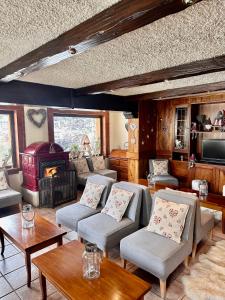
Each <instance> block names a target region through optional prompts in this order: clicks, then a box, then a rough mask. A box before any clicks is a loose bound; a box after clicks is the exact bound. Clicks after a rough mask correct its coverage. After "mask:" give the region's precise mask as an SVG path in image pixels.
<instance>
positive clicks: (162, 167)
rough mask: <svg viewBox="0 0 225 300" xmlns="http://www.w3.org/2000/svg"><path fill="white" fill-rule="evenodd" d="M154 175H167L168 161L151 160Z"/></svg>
mask: <svg viewBox="0 0 225 300" xmlns="http://www.w3.org/2000/svg"><path fill="white" fill-rule="evenodd" d="M152 164H153V173H154V175H168V160H153V161H152Z"/></svg>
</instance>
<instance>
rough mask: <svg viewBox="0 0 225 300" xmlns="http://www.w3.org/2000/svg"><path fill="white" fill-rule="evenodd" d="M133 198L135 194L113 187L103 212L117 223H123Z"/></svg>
mask: <svg viewBox="0 0 225 300" xmlns="http://www.w3.org/2000/svg"><path fill="white" fill-rule="evenodd" d="M132 196H133V192H129V191H127V190H124V189H120V188H116V187H114V186H113V187H112V190H111V192H110V194H109V198H108V200H107V202H106V205H105V207H104V208H103V209H102V211H101V212H102V213H104V214H107V215H109V216H111V217H112V218H114V219H115V220H116V221H117V222H119V221H121V220H122V217H123V215H124V213H125V211H126V209H127V207H128V204H129V202H130V200H131V198H132Z"/></svg>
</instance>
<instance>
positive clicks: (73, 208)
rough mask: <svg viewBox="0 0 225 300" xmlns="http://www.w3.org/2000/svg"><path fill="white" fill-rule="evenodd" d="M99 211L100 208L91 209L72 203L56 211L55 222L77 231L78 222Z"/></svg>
mask: <svg viewBox="0 0 225 300" xmlns="http://www.w3.org/2000/svg"><path fill="white" fill-rule="evenodd" d="M100 211H101V207H100V208H97V209H93V208H90V207H87V206H84V205H81V204H80V203H74V204H71V205H68V206H65V207H63V208H60V209H58V210H57V211H56V222H57V224H62V225H64V226H66V227H68V228H70V229H72V230H74V231H77V227H78V222H79V221H80V220H82V219H85V218H88V217H90V216H92V215H94V214H96V213H99V212H100Z"/></svg>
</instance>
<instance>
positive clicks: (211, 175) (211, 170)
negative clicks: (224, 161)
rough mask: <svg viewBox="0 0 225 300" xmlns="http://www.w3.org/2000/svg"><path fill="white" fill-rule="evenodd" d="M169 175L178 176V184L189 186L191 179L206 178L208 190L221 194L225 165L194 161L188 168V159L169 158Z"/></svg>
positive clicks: (224, 178)
mask: <svg viewBox="0 0 225 300" xmlns="http://www.w3.org/2000/svg"><path fill="white" fill-rule="evenodd" d="M170 169H171V175H173V176H175V177H177V178H178V180H179V183H180V186H182V187H188V188H191V185H192V180H194V179H200V180H203V179H206V180H207V181H208V183H209V191H210V192H211V193H214V194H220V195H222V191H223V185H225V165H219V164H214V163H208V162H196V163H195V164H194V166H193V167H192V168H190V166H189V164H188V161H181V160H172V159H171V160H170Z"/></svg>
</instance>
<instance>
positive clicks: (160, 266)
mask: <svg viewBox="0 0 225 300" xmlns="http://www.w3.org/2000/svg"><path fill="white" fill-rule="evenodd" d="M157 196H158V197H160V198H162V199H165V200H168V201H173V202H177V203H184V204H188V205H189V210H188V214H187V217H186V221H185V227H184V231H183V234H182V240H181V243H180V244H179V243H176V242H175V241H173V240H171V239H169V238H166V237H163V236H161V235H158V234H156V233H152V232H150V231H147V230H146V228H142V229H141V230H138V231H136V232H134V233H132V234H131V235H129V236H127V237H125V238H123V239H122V240H121V242H120V255H121V258H122V259H123V260H124V266H126V261H130V262H132V263H133V264H135V265H137V266H138V267H140V268H142V269H144V270H146V271H147V272H149V273H152V274H153V275H155V276H156V277H158V278H159V279H160V290H161V297H162V298H165V294H166V280H167V278H168V276H169V275H170V274H171V273H172V272H173V271H174V270H175V269H176V268H177V266H178V265H179V264H181V263H182V262H183V261H185V263H186V265H187V262H188V256H189V255H190V254H191V252H192V245H193V231H194V221H195V212H196V199H192V198H188V197H183V196H182V197H181V196H176V195H174V194H172V193H168V192H167V191H166V190H160V191H158V192H156V193H155V195H154V197H153V207H154V203H155V198H156V197H157Z"/></svg>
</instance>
